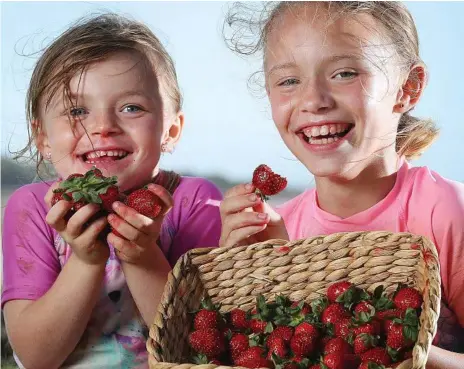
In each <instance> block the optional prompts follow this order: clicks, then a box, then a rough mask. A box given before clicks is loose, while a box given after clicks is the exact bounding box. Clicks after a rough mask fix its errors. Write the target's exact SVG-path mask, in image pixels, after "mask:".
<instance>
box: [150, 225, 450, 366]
mask: <svg viewBox="0 0 464 369" xmlns="http://www.w3.org/2000/svg"><path fill="white" fill-rule="evenodd" d="M342 279H346V280H348V281H350V282H352V283H353V284H355V285H357V286H358V287H361V288H365V289H367V290H368V291H369V292H373V291H374V289H375V288H376V287H377V286H378V285H380V284H382V285H384V287H385V288H386V291H387V292H392V291H394V290H395V289H396V286H397V284H398V283H399V282H401V283H405V284H407V285H409V286H413V287H416V288H418V289H419V290H420V291H422V292H423V299H424V303H423V306H422V313H421V316H420V324H421V325H420V331H419V335H418V341H417V343H416V345H415V346H414V350H413V358H412V360H409V361H406V362H405V363H404V364H402V365H401V366H399V368H401V369H403V368H413V369H424V368H425V364H426V360H427V356H428V352H429V349H430V346H431V343H432V339H433V336H434V335H435V333H436V329H437V320H438V315H439V309H440V298H441V289H440V283H441V282H440V272H439V263H438V256H437V252H436V249H435V246H434V245H433V244H432V243H431V242H430V241H429V240H428V239H426V238H424V237H421V236H416V235H412V234H409V233H391V232H352V233H337V234H332V235H329V236H320V237H312V238H308V239H301V240H298V241H293V242H286V241H282V240H269V241H266V242H263V243H257V244H254V245H250V246H238V247H226V248H214V249H211V248H207V249H195V250H191V251H189V252H188V253H187V254H185V255H184V256H183V257H182V258H181V259H180V260H179V261H178V263H177V264H176V266H175V267H174V269H173V270H172V272H171V273H170V274H169V277H168V282H167V284H166V287H165V291H164V294H163V299H162V301H161V303H160V305H159V307H158V312H157V314H156V316H155V320H154V322H153V324H152V326H151V327H150V337H149V339H148V341H147V349H148V352H149V365H150V368H151V369H190V368H191V369H213V368H220V367H217V366H216V365H214V364H205V365H196V364H188V363H187V362H188V358H189V356H190V348H189V345H188V335H189V333H190V331H191V329H192V316H191V314H190V312H192V311H194V310H196V309H198V308H199V306H200V302H201V299H202V298H203V297H204V296H206V295H207V296H209V297H210V298H211V299H212V301H213V302H214V303H220V304H221V311H222V312H227V311H230V310H232V309H233V308H235V307H240V308H242V309H249V308H251V307H252V306H253V305H254V304H255V301H256V296H257V295H259V294H263V295H264V297H265V299H266V301H273V300H274V299H275V297H276V295H279V294H284V295H286V296H288V297H290V299H292V300H297V301H300V300H306V301H308V302H310V301H312V300H314V299H316V298H318V297H320V295H321V294H324V293H325V292H326V290H327V287H328V286H329V285H330V284H331V283H333V282H335V281H338V280H342ZM179 363H187V364H179ZM193 367H194V368H193ZM224 368H227V367H224Z"/></svg>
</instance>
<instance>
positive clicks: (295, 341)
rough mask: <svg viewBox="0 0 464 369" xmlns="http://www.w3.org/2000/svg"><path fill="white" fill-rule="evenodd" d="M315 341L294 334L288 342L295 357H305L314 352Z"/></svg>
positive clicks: (308, 337) (303, 335) (302, 335)
mask: <svg viewBox="0 0 464 369" xmlns="http://www.w3.org/2000/svg"><path fill="white" fill-rule="evenodd" d="M315 343H316V340H315V338H314V337H312V336H309V335H306V334H296V335H294V336H293V337H292V339H291V340H290V348H291V349H292V351H293V354H294V355H295V356H307V355H309V354H310V353H311V352H313V351H314V348H315Z"/></svg>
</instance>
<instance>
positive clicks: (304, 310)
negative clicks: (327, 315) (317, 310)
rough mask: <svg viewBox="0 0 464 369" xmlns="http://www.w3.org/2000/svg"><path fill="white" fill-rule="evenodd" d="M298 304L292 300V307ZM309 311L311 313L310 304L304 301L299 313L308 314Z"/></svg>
mask: <svg viewBox="0 0 464 369" xmlns="http://www.w3.org/2000/svg"><path fill="white" fill-rule="evenodd" d="M299 304H300V303H299V302H298V301H294V302H293V303H292V308H295V307H297V306H298V305H299ZM309 313H311V306H310V305H309V304H307V303H306V302H305V303H303V307H302V308H301V314H303V315H308V314H309Z"/></svg>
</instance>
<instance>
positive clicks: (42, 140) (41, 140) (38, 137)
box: [32, 119, 51, 158]
mask: <svg viewBox="0 0 464 369" xmlns="http://www.w3.org/2000/svg"><path fill="white" fill-rule="evenodd" d="M32 131H33V133H34V142H35V146H36V147H37V149H38V150H39V152H40V154H41V155H42V157H43V158H46V157H47V154H48V153H50V152H51V147H50V143H49V141H48V137H47V134H46V133H45V130H44V129H43V128H42V124H41V122H40V121H39V120H38V119H34V120H33V121H32Z"/></svg>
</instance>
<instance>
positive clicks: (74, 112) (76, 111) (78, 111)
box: [69, 108, 86, 117]
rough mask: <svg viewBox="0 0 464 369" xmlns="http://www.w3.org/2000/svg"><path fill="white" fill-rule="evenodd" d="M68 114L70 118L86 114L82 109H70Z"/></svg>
mask: <svg viewBox="0 0 464 369" xmlns="http://www.w3.org/2000/svg"><path fill="white" fill-rule="evenodd" d="M69 114H70V115H71V116H72V117H77V116H79V115H84V114H86V110H85V109H84V108H72V109H71V110H70V111H69Z"/></svg>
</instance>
